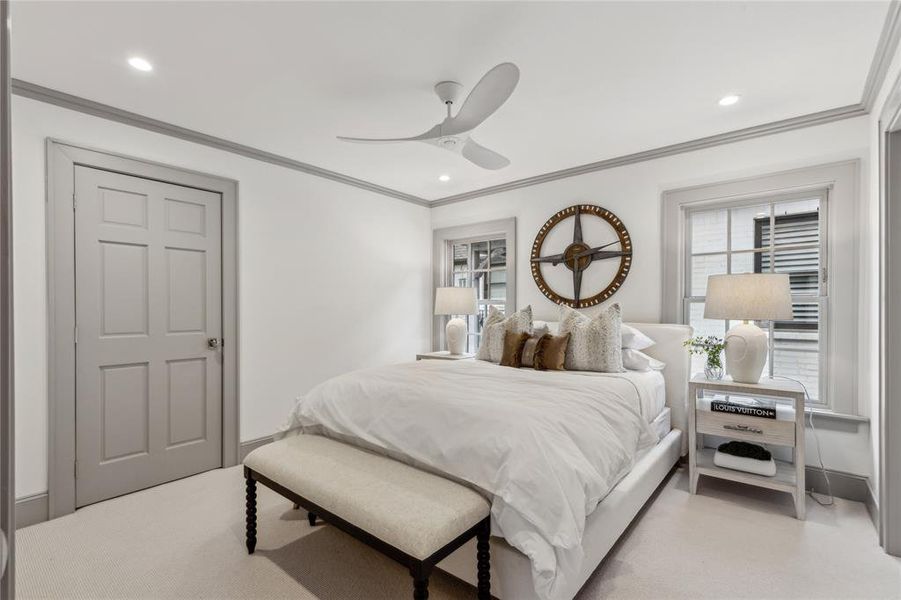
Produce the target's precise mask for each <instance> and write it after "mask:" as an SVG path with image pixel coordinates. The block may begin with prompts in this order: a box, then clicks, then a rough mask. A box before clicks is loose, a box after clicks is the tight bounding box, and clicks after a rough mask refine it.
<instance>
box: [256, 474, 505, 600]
mask: <svg viewBox="0 0 901 600" xmlns="http://www.w3.org/2000/svg"><path fill="white" fill-rule="evenodd" d="M244 479H245V482H246V491H247V493H246V500H247V502H246V507H247V552H248V553H250V554H253V552H254V550H255V549H256V545H257V482H260V483H262V484H263V485H265V486H266V487H268V488H269V489H271V490H273V491H275V492H278V493H279V494H281V495H282V496H284V497H285V498H287V499H288V500H291V501H292V502H294V504H295V507H297V506H302V507H303V508H304V509H306V510H307V513H308V514H307V516H308V518H309V520H310V524H311V525H314V524H315V523H316V518H317V517H318V518H320V519H322V520H324V521H326V522H327V523H330V524H331V525H332V526H334V527H337V528H338V529H340V530H341V531H344V532H345V533H347V534H349V535H352V536H353V537H355V538H357V539H358V540H360V541H361V542H363V543H365V544H367V545H369V546H371V547H372V548H375V549H376V550H378V551H379V552H381V553H382V554H384V555H385V556H387V557H389V558H392V559H394V560H395V561H397V562H399V563H400V564H402V565H403V566H405V567H407V568H408V569H409V571H410V575H412V576H413V599H414V600H426V598H428V597H429V576H430V575H431V573H432V569H434V568H435V565H436V564H438V563H439V562H441V561H442V560H444V559H445V558H446V557H447V556H449V555H450V554H451V553H452V552H453V551H454V550H456V549H457V548H459V547H460V546H462V545H463V544H465V543H466V542H468V541H469V540H471V539H472V538H473V537H475V538H476V561H477V562H476V564H477V569H478V586H477V588H476V589H477V591H478V599H479V600H490V599H491V571H490V566H491V564H490V560H491V556H490V551H489V537H490V536H491V517H486V518H485V519H484V520H482V521H480V522H479V523H477V524H476V525H474V526H473V527H471V528H469V529H468V530H467V531H465V532H463V533H462V534H460V535H459V536H458V537H457V538H456V539H455V540H453V541H452V542H451V543H449V544H448V545H446V546H445V547H444V548H441V549H440V550H438V551H437V552H435V553H434V554H432V555H431V556H429V557H428V558H426V559H424V560H421V559H418V558H415V557H413V556H410V555H409V554H407V553H406V552H404V551H403V550H400V549H398V548H395V547H394V546H392V545H391V544H388V543H387V542H384V541H382V540H380V539H378V538H377V537H375V536H373V535H372V534H371V533H368V532H366V531H364V530H362V529H360V528H359V527H357V526H356V525H354V524H353V523H349V522H347V521H345V520H344V519H342V518H340V517H337V516H335V515H334V514H332V513H330V512H329V511H328V510H326V509H324V508H322V507H321V506H318V505H316V504H314V503H313V502H310V501H309V500H307V499H306V498H304V497H303V496H300V495H299V494H296V493H294V492H292V491H291V490H289V489H288V488H286V487H284V486H282V485H280V484H278V483H276V482H275V481H272V480H271V479H269V478H267V477H266V476H265V475H261V474H260V473H257V472H256V471H254V470H253V469H251V468H249V467H244Z"/></svg>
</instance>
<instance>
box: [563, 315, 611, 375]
mask: <svg viewBox="0 0 901 600" xmlns="http://www.w3.org/2000/svg"><path fill="white" fill-rule="evenodd" d="M622 324H623V316H622V309H621V308H620V305H619V304H612V305H610V306H609V307H607V308H606V309H605V310H603V311H601V312H600V313H599V314H598V315H597V316H595V317H594V318H593V319H590V318H588V317H586V316H585V315H583V314H582V313H580V312H579V311H577V310H574V309H572V308H570V307H568V306H561V307H560V335H563V334H565V333H568V334H569V345H568V346H567V347H566V363H565V366H566V368H567V370H570V371H600V372H602V373H621V372H622V371H623V349H622V345H623V335H622Z"/></svg>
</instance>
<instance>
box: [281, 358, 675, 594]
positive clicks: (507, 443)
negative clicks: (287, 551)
mask: <svg viewBox="0 0 901 600" xmlns="http://www.w3.org/2000/svg"><path fill="white" fill-rule="evenodd" d="M640 380H641V379H637V378H635V377H634V376H632V375H630V374H626V373H607V374H605V373H594V374H592V377H577V376H576V375H574V374H572V373H568V372H559V371H549V372H537V371H532V370H531V369H512V368H509V367H500V366H498V365H494V364H491V363H486V362H483V361H420V362H418V363H405V364H400V365H392V366H387V367H378V368H374V369H365V370H362V371H354V372H351V373H347V374H345V375H342V376H339V377H335V378H333V379H330V380H329V381H326V382H324V383H322V384H320V385H319V386H316V388H314V389H313V390H311V391H310V392H309V393H308V394H307V395H306V396H305V397H303V398H300V399H298V404H297V406H296V407H295V409H294V410H293V411H292V414H291V416H290V418H289V420H288V423H287V424H286V427H285V429H286V430H293V431H294V432H299V430H303V431H304V432H307V433H319V434H325V435H336V436H337V437H339V439H342V440H344V441H347V442H351V443H362V444H363V445H365V446H366V447H369V448H370V449H379V450H381V451H384V452H386V453H388V454H389V455H391V456H393V457H395V458H400V459H401V460H404V459H406V460H408V461H410V462H412V463H413V464H416V465H417V466H421V467H425V468H430V469H433V470H435V471H438V472H440V473H442V474H444V475H445V476H450V477H451V478H455V479H457V480H462V481H465V482H468V483H469V484H471V485H473V486H475V487H476V488H478V489H480V490H483V491H484V492H486V493H488V494H489V495H490V496H491V497H492V532H493V533H494V534H495V535H500V536H503V537H504V538H505V539H506V540H507V542H508V543H510V544H511V545H512V546H514V547H516V548H517V549H518V550H519V551H520V552H522V553H523V554H525V555H527V556H529V557H530V558H531V562H532V580H533V584H534V586H535V591H536V595H538V596H539V597H541V598H545V599H554V600H557V599H558V598H565V597H566V596H565V594H564V595H562V596H561V592H562V590H565V589H567V588H568V587H569V586H570V585H571V584H572V582H570V581H567V576H568V575H570V574H572V573H574V572H579V570H580V568H581V563H582V558H583V554H582V548H581V539H582V533H583V531H584V527H585V522H586V517H587V516H588V514H590V513H591V512H592V511H594V510H595V509H596V508H597V505H598V502H600V501H601V500H602V499H603V498H604V497H605V496H606V495H607V493H609V492H610V490H611V489H613V488H614V487H615V486H616V484H617V483H618V482H619V481H620V480H621V479H622V478H623V477H624V476H625V475H626V474H627V473H628V472H629V471H630V470H631V469H632V467H633V465H634V464H635V461H636V459H637V458H638V456H639V455H640V454H641V453H642V452H643V451H646V450H647V449H648V448H649V447H653V446H654V445H655V444H656V443H657V441H658V437H657V435H656V434H655V432H654V431H653V430H652V429H651V427H650V424H649V423H648V421H647V420H646V419H645V417H644V416H643V415H642V411H641V409H640V406H641V404H642V402H641V401H639V397H640V396H645V395H647V394H648V391H649V390H647V389H646V387H644V386H643V385H642V384H641V383H640V382H639V381H640ZM644 402H649V401H648V400H645V401H644ZM498 423H504V424H506V426H505V427H498ZM449 434H452V435H449ZM485 440H491V441H492V443H490V444H486V443H485Z"/></svg>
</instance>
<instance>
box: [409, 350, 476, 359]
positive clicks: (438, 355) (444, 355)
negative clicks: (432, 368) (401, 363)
mask: <svg viewBox="0 0 901 600" xmlns="http://www.w3.org/2000/svg"><path fill="white" fill-rule="evenodd" d="M475 357H476V355H475V354H451V353H450V352H448V351H447V350H442V351H440V352H426V353H425V354H417V355H416V360H469V359H470V358H475Z"/></svg>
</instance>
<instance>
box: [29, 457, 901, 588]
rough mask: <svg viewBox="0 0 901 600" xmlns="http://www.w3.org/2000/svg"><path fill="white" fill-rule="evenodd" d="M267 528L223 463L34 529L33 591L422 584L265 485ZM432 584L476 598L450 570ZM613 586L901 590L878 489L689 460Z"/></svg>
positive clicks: (625, 546) (594, 581)
mask: <svg viewBox="0 0 901 600" xmlns="http://www.w3.org/2000/svg"><path fill="white" fill-rule="evenodd" d="M259 508H260V511H259V544H258V547H257V552H256V554H255V555H254V556H248V555H247V554H246V553H245V550H244V542H243V540H244V513H243V510H244V485H243V479H242V475H241V471H240V468H239V467H234V468H231V469H225V470H217V471H211V472H209V473H204V474H202V475H197V476H195V477H190V478H188V479H183V480H181V481H176V482H173V483H169V484H166V485H162V486H159V487H156V488H153V489H149V490H145V491H142V492H138V493H135V494H131V495H129V496H124V497H122V498H117V499H114V500H109V501H107V502H103V503H100V504H95V505H93V506H89V507H87V508H84V509H82V510H79V511H78V512H76V513H75V514H73V515H69V516H67V517H63V518H60V519H56V520H54V521H50V522H48V523H42V524H40V525H35V526H32V527H28V528H25V529H21V530H19V532H18V534H17V536H18V537H17V543H18V548H17V561H16V562H17V565H16V566H17V569H16V576H17V579H18V597H19V598H255V599H256V598H259V599H265V598H292V599H304V600H306V599H312V598H319V599H322V600H344V599H367V600H370V599H371V600H377V599H383V598H384V599H388V598H403V599H406V598H409V597H410V595H411V592H410V580H409V576H408V575H407V573H406V572H405V571H404V569H402V568H401V567H400V566H398V565H397V564H395V563H393V562H392V561H390V560H389V559H387V558H385V557H383V556H382V555H380V554H379V553H377V552H375V551H374V550H370V549H369V548H368V547H366V546H364V545H362V544H360V543H359V542H356V541H355V540H353V539H352V538H350V537H348V536H347V535H345V534H343V533H341V532H339V531H336V530H335V529H333V528H332V527H328V526H321V525H320V526H317V527H315V528H310V526H309V525H308V523H307V521H306V513H304V512H302V511H294V510H292V509H291V505H290V503H289V502H288V501H286V500H284V499H282V498H280V497H279V496H277V495H276V494H275V493H273V492H270V491H268V490H266V489H265V488H262V489H261V492H260V498H259ZM431 592H432V595H431V597H432V598H436V599H442V598H448V599H451V598H452V599H457V598H461V599H462V598H473V597H474V590H473V588H471V587H469V586H468V585H466V584H464V583H462V582H460V581H458V580H456V579H454V578H453V577H450V576H448V575H444V574H438V575H436V576H435V577H433V579H432V583H431ZM602 598H603V599H608V598H609V599H612V598H649V599H657V598H901V559H896V558H892V557H890V556H887V555H886V554H884V553H883V552H882V551H881V549H880V548H879V547H878V544H877V539H876V533H875V531H874V529H873V526H872V525H871V523H870V521H869V518H868V516H867V513H866V509H865V508H864V506H863V505H862V504H859V503H856V502H849V501H844V500H837V501H836V504H835V505H834V506H832V507H829V508H825V507H820V506H818V505H817V504H815V503H814V502H813V501H812V500H808V519H807V521H803V522H802V521H797V520H796V519H794V518H793V517H792V505H791V501H790V498H789V497H788V495H782V494H777V493H771V492H768V491H766V490H757V489H755V488H748V487H744V486H740V485H738V484H732V483H729V482H719V481H714V480H709V479H707V480H705V479H704V478H702V481H701V488H700V494H699V495H697V496H690V495H689V494H688V492H687V488H686V474H685V473H684V472H683V471H681V470H680V471H677V472H676V473H675V475H673V476H672V477H671V478H670V479H669V481H667V483H666V484H665V485H664V487H663V488H662V489H661V490H660V493H659V494H658V495H657V496H656V498H655V499H654V500H653V503H652V504H651V505H650V506H649V507H648V508H647V510H645V511H644V512H643V514H642V515H641V516H640V517H639V519H638V520H637V521H636V522H635V523H634V524H633V526H632V527H631V528H630V530H629V531H628V532H627V534H626V535H625V536H624V537H623V538H622V539H621V540H620V543H619V544H618V545H617V547H616V548H615V549H614V550H613V551H612V552H611V553H610V555H608V557H607V559H606V560H605V561H604V563H603V564H602V565H601V567H600V568H599V569H598V571H597V572H596V573H595V574H594V576H593V577H592V578H591V579H590V580H589V582H588V583H587V584H586V586H585V588H583V590H582V591H581V593H580V594H579V596H578V599H579V600H600V599H602Z"/></svg>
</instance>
